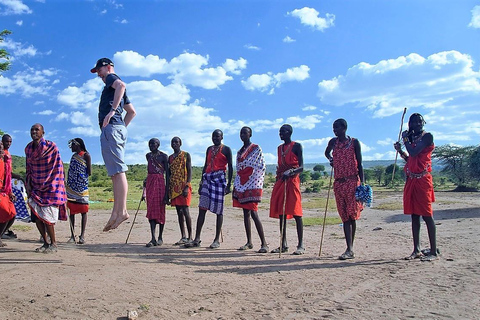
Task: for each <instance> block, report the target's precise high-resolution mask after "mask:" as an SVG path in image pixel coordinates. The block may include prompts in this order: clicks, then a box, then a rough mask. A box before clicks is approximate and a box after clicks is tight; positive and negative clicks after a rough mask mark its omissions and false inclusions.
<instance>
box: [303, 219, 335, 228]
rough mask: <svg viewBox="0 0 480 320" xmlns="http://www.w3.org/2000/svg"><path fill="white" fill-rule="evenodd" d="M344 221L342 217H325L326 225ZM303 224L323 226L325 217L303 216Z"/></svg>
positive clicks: (306, 225)
mask: <svg viewBox="0 0 480 320" xmlns="http://www.w3.org/2000/svg"><path fill="white" fill-rule="evenodd" d="M340 223H342V220H341V219H340V217H327V218H326V219H325V225H336V224H340ZM303 225H304V226H305V227H309V226H321V225H323V217H314V218H313V217H310V218H308V217H303Z"/></svg>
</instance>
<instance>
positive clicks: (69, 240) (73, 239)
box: [67, 237, 77, 243]
mask: <svg viewBox="0 0 480 320" xmlns="http://www.w3.org/2000/svg"><path fill="white" fill-rule="evenodd" d="M72 242H73V243H77V242H76V241H75V237H70V239H68V241H67V243H72Z"/></svg>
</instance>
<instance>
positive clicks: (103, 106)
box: [98, 73, 130, 129]
mask: <svg viewBox="0 0 480 320" xmlns="http://www.w3.org/2000/svg"><path fill="white" fill-rule="evenodd" d="M117 79H120V77H119V76H117V75H116V74H115V73H110V74H109V75H108V76H107V79H106V82H105V87H104V88H103V91H102V96H101V98H100V104H99V106H98V123H99V124H100V129H101V128H102V126H103V119H105V117H106V116H107V114H108V113H109V112H110V110H111V109H112V103H113V98H114V97H115V89H114V88H112V84H113V83H114V82H115V81H116V80H117ZM120 80H121V79H120ZM129 103H130V100H129V99H128V97H127V90H126V89H125V93H124V94H123V98H122V99H121V100H120V104H119V105H118V107H117V109H116V111H115V114H114V115H113V117H112V118H111V119H110V122H109V123H110V124H123V125H125V123H124V122H123V119H122V113H123V106H124V105H125V104H129Z"/></svg>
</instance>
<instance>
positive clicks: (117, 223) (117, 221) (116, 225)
mask: <svg viewBox="0 0 480 320" xmlns="http://www.w3.org/2000/svg"><path fill="white" fill-rule="evenodd" d="M128 218H130V215H129V214H128V213H126V212H125V214H124V215H123V216H120V217H118V218H117V220H116V221H115V223H114V224H113V225H112V227H111V228H112V229H116V228H118V226H119V225H121V224H122V222H123V221H125V220H128Z"/></svg>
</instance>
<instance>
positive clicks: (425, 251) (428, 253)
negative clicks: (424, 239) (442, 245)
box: [422, 248, 440, 256]
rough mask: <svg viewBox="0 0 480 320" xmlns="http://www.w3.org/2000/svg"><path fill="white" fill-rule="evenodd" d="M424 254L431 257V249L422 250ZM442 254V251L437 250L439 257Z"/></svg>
mask: <svg viewBox="0 0 480 320" xmlns="http://www.w3.org/2000/svg"><path fill="white" fill-rule="evenodd" d="M422 253H423V255H424V256H429V255H430V248H426V249H423V250H422ZM438 254H440V249H438V248H437V255H438Z"/></svg>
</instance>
